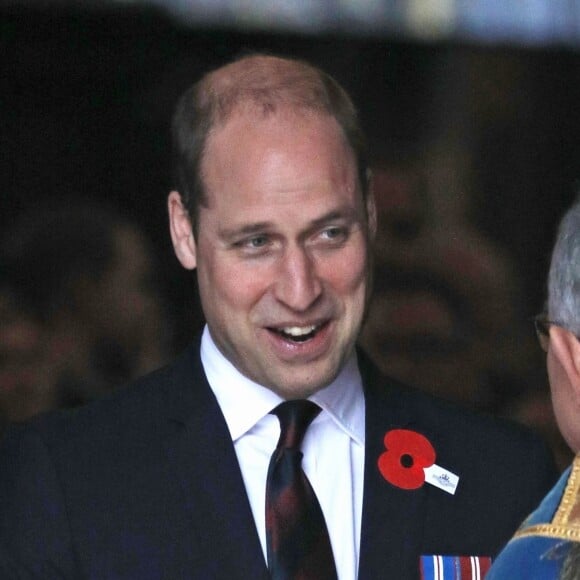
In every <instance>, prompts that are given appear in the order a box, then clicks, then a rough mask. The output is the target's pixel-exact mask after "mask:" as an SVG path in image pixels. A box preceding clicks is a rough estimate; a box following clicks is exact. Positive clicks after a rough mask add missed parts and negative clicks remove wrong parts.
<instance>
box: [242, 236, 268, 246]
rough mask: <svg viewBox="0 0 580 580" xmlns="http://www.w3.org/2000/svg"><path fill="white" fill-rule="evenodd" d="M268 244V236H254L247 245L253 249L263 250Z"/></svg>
mask: <svg viewBox="0 0 580 580" xmlns="http://www.w3.org/2000/svg"><path fill="white" fill-rule="evenodd" d="M267 243H268V238H267V237H266V236H254V237H253V238H250V239H249V240H247V242H246V245H248V246H249V247H251V248H263V247H264V246H265V245H266V244H267Z"/></svg>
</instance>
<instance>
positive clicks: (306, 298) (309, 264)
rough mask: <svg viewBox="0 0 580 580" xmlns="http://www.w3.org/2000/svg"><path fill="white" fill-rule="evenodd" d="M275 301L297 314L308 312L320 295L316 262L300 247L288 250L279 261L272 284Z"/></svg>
mask: <svg viewBox="0 0 580 580" xmlns="http://www.w3.org/2000/svg"><path fill="white" fill-rule="evenodd" d="M274 288H275V290H274V291H275V296H276V299H277V300H278V301H279V302H281V303H283V304H284V305H285V306H287V307H288V308H291V309H292V310H294V311H297V312H304V311H306V310H308V308H310V307H311V306H312V305H313V304H314V303H315V302H316V301H317V299H318V297H319V296H320V295H321V294H322V283H321V280H320V277H319V275H318V273H317V268H316V262H315V261H314V259H313V257H312V256H310V255H309V254H308V252H307V251H306V250H305V249H304V248H301V247H296V248H292V249H289V250H288V251H287V252H285V254H284V256H283V257H282V258H281V260H280V269H279V272H278V276H277V279H276V281H275V284H274Z"/></svg>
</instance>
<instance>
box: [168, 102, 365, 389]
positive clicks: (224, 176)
mask: <svg viewBox="0 0 580 580" xmlns="http://www.w3.org/2000/svg"><path fill="white" fill-rule="evenodd" d="M202 171H203V178H204V183H205V188H206V192H207V199H208V204H207V207H201V209H200V213H199V231H198V235H197V238H196V239H195V241H194V240H193V237H192V236H191V237H190V242H189V243H190V247H191V252H192V254H194V255H193V257H192V259H190V260H189V261H188V260H187V259H186V260H184V259H183V257H180V259H181V261H182V263H184V265H186V266H187V267H197V271H198V284H199V290H200V296H201V302H202V306H203V310H204V313H205V316H206V320H207V323H208V326H209V329H210V332H211V335H212V337H213V339H214V341H215V342H216V344H217V346H218V347H219V349H220V350H221V351H222V353H223V354H224V355H225V356H226V357H227V358H228V359H229V360H230V361H231V362H232V363H233V364H234V365H235V366H236V367H237V368H238V370H240V371H241V372H242V373H243V374H244V375H246V376H247V377H249V378H250V379H252V380H254V381H255V382H257V383H259V384H262V385H264V386H266V387H268V388H270V389H272V390H273V391H275V392H277V393H279V394H280V395H281V396H283V397H284V398H300V397H306V396H308V395H310V394H312V393H313V392H315V391H317V390H319V389H321V388H323V387H325V386H327V385H328V384H329V383H330V382H331V381H332V380H333V379H334V378H335V377H336V375H337V374H338V372H339V371H340V369H341V368H342V366H343V364H344V362H345V360H346V359H347V358H348V357H349V355H350V354H351V353H352V352H353V347H354V344H355V341H356V338H357V335H358V333H359V329H360V325H361V321H362V318H363V313H364V309H365V302H366V291H367V271H368V237H369V232H368V225H367V218H366V215H367V214H366V211H365V207H364V202H363V199H362V195H361V191H360V187H359V184H358V180H357V171H356V164H355V159H354V156H353V154H352V151H351V150H350V148H349V147H348V145H347V144H346V141H345V139H344V137H343V135H342V132H341V130H340V128H339V126H338V124H337V123H336V121H335V120H334V119H332V118H330V117H326V116H317V115H312V114H296V113H291V112H288V111H283V112H279V113H277V114H275V115H273V116H270V117H269V118H266V119H258V120H256V119H255V118H254V117H247V116H245V115H244V114H237V115H236V114H234V116H233V117H232V118H231V119H230V120H229V121H228V122H227V123H226V124H225V126H223V127H220V128H218V129H217V130H216V131H215V132H214V133H212V135H211V137H210V138H209V141H208V144H207V149H206V153H205V156H204V160H203V163H202ZM170 207H171V197H170ZM174 242H175V237H174ZM176 250H177V248H176ZM177 253H178V257H179V256H180V251H177Z"/></svg>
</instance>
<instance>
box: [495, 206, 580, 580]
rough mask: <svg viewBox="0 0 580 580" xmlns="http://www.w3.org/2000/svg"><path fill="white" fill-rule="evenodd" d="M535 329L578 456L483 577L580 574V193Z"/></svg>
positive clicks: (536, 578)
mask: <svg viewBox="0 0 580 580" xmlns="http://www.w3.org/2000/svg"><path fill="white" fill-rule="evenodd" d="M536 328H537V333H538V338H539V340H540V343H541V345H542V347H543V349H544V350H545V351H546V357H547V361H546V364H547V368H548V377H549V381H550V389H551V393H552V404H553V407H554V413H555V415H556V420H557V422H558V426H559V428H560V431H561V433H562V435H563V437H564V439H565V440H566V442H567V443H568V445H569V446H570V448H571V449H572V450H573V451H574V452H575V453H576V456H575V457H574V459H573V461H572V464H571V465H570V466H569V467H568V469H566V471H565V472H564V473H563V474H562V476H561V478H560V480H559V481H558V483H557V484H556V485H555V487H554V488H553V489H552V490H551V491H550V492H549V493H548V495H547V496H546V497H545V498H544V500H543V501H542V503H541V504H540V505H539V507H538V508H537V509H536V510H535V511H534V512H533V513H532V514H531V515H530V516H529V517H528V518H527V519H526V520H525V521H524V523H523V524H522V526H521V527H520V529H519V530H518V531H517V532H516V534H515V535H514V537H513V538H512V540H511V541H510V542H509V543H508V544H507V546H506V547H505V548H504V550H503V551H502V552H501V553H500V555H499V556H498V558H497V560H496V562H495V563H494V565H493V566H492V568H491V570H490V572H489V575H488V576H487V577H486V580H518V579H521V580H548V579H549V580H556V579H558V580H573V579H578V578H580V339H579V338H578V337H579V336H580V197H579V198H578V199H577V200H576V202H575V203H574V204H573V205H572V207H571V208H570V209H569V210H568V212H567V213H566V214H565V216H564V218H563V219H562V222H561V224H560V227H559V229H558V234H557V238H556V242H555V245H554V249H553V252H552V259H551V264H550V272H549V275H548V299H547V309H546V312H545V313H543V314H542V315H540V316H539V317H537V318H536Z"/></svg>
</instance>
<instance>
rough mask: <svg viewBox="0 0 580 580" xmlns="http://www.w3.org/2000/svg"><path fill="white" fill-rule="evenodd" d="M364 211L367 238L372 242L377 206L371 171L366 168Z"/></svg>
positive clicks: (375, 225) (375, 229) (375, 231)
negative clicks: (367, 231)
mask: <svg viewBox="0 0 580 580" xmlns="http://www.w3.org/2000/svg"><path fill="white" fill-rule="evenodd" d="M366 211H367V222H368V229H369V239H370V240H371V242H372V241H373V240H374V239H375V236H376V234H377V206H376V203H375V192H374V180H373V173H372V171H371V170H370V169H367V198H366Z"/></svg>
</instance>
